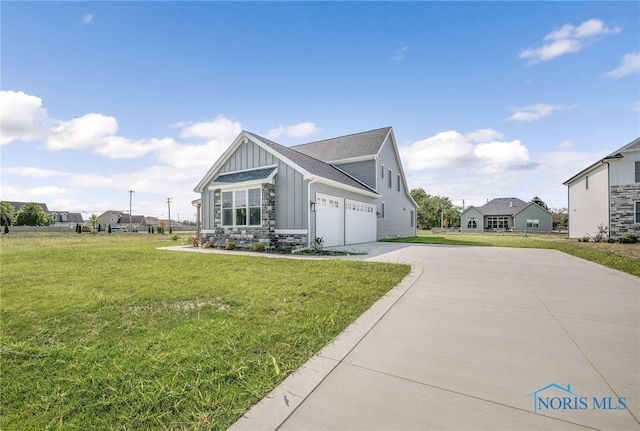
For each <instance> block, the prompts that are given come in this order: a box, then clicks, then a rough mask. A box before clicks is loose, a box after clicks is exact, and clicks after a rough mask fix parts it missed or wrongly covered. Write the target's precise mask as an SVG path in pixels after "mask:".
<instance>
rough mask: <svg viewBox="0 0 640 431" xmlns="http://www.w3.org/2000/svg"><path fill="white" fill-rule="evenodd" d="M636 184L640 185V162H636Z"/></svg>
mask: <svg viewBox="0 0 640 431" xmlns="http://www.w3.org/2000/svg"><path fill="white" fill-rule="evenodd" d="M636 183H640V162H636Z"/></svg>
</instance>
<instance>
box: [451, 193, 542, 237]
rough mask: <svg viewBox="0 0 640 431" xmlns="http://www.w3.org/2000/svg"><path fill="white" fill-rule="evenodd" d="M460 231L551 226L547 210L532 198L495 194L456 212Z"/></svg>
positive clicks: (535, 229) (537, 228) (532, 230)
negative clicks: (494, 196)
mask: <svg viewBox="0 0 640 431" xmlns="http://www.w3.org/2000/svg"><path fill="white" fill-rule="evenodd" d="M460 228H461V229H462V230H463V231H475V232H482V231H483V230H488V231H513V230H515V231H527V232H535V231H538V232H549V231H551V229H552V228H553V216H552V215H551V212H549V211H547V210H546V209H544V208H542V207H541V206H540V205H538V204H536V203H533V202H525V201H523V200H521V199H518V198H495V199H493V200H491V201H489V202H487V203H486V204H484V205H483V206H481V207H474V206H471V207H469V208H467V209H466V210H464V211H463V212H462V214H461V215H460Z"/></svg>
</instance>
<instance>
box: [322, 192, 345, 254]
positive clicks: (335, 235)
mask: <svg viewBox="0 0 640 431" xmlns="http://www.w3.org/2000/svg"><path fill="white" fill-rule="evenodd" d="M316 237H317V238H322V239H323V240H324V245H325V246H327V247H330V246H334V245H344V199H343V198H339V197H337V196H331V195H325V194H321V193H316Z"/></svg>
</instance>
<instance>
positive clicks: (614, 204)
mask: <svg viewBox="0 0 640 431" xmlns="http://www.w3.org/2000/svg"><path fill="white" fill-rule="evenodd" d="M564 185H566V186H567V187H568V193H569V237H570V238H580V237H584V236H586V235H594V234H596V233H597V232H598V227H599V226H605V227H608V228H609V236H610V237H611V238H619V237H621V236H624V235H625V234H627V233H634V234H636V235H640V138H638V139H635V140H634V141H632V142H630V143H629V144H627V145H625V146H624V147H622V148H620V149H619V150H616V151H614V152H613V153H611V154H609V155H608V156H607V157H605V158H603V159H601V160H598V161H597V162H595V163H594V164H592V165H590V166H588V167H587V168H585V169H583V170H582V171H580V172H578V173H577V174H576V175H574V176H573V177H571V178H569V179H568V180H567V181H565V182H564Z"/></svg>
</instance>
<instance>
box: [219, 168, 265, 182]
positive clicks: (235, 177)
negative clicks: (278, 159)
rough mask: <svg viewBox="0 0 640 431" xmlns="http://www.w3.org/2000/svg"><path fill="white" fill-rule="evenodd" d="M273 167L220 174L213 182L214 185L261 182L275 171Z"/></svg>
mask: <svg viewBox="0 0 640 431" xmlns="http://www.w3.org/2000/svg"><path fill="white" fill-rule="evenodd" d="M275 170H276V168H275V167H271V168H265V169H252V170H250V171H242V172H234V173H231V174H220V175H218V176H217V177H216V179H215V180H213V181H214V182H216V183H241V182H244V181H254V180H263V179H265V178H268V177H269V175H271V174H272V173H273V171H275Z"/></svg>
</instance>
